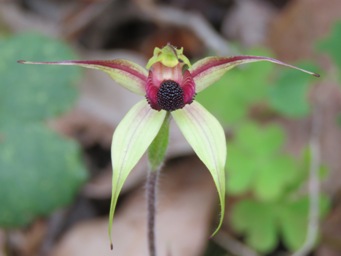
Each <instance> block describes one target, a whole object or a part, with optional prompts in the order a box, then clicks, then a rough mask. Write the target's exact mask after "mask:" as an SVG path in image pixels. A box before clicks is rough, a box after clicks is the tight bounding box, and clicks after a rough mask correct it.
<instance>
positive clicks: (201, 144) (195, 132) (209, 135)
mask: <svg viewBox="0 0 341 256" xmlns="http://www.w3.org/2000/svg"><path fill="white" fill-rule="evenodd" d="M171 114H172V116H173V118H174V120H175V122H176V123H177V125H178V126H179V128H180V130H181V132H182V133H183V135H184V137H185V138H186V140H187V141H188V143H189V144H190V145H191V146H192V148H193V150H194V152H195V153H196V154H197V156H198V157H199V159H200V160H201V161H202V162H203V163H204V164H205V165H206V167H207V169H208V170H209V171H210V173H211V175H212V178H213V180H214V183H215V185H216V188H217V191H218V195H219V201H220V221H219V224H218V227H217V228H216V230H215V231H214V232H213V234H212V236H214V235H215V234H216V233H217V232H218V230H219V229H220V227H221V225H222V222H223V219H224V213H225V162H226V139H225V133H224V129H223V127H222V126H221V125H220V123H219V122H218V121H217V119H216V118H215V117H214V116H213V115H212V114H211V113H210V112H208V111H207V110H206V109H205V108H204V107H203V106H202V105H201V104H199V103H198V102H196V101H194V102H193V103H191V104H190V105H186V106H185V107H184V108H182V109H179V110H176V111H173V112H171Z"/></svg>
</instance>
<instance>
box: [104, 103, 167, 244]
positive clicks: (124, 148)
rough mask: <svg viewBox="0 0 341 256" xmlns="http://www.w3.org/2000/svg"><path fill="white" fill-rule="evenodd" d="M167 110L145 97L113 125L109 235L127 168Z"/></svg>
mask: <svg viewBox="0 0 341 256" xmlns="http://www.w3.org/2000/svg"><path fill="white" fill-rule="evenodd" d="M166 114H167V112H166V111H164V110H161V111H155V110H153V109H151V108H150V106H149V105H148V103H147V102H146V100H142V101H140V102H139V103H137V104H136V105H135V106H134V107H132V108H131V109H130V110H129V112H128V113H127V114H126V116H125V117H124V118H123V119H122V121H121V122H120V123H119V125H118V126H117V128H116V130H115V132H114V135H113V139H112V144H111V160H112V166H113V176H112V195H111V205H110V214H109V236H110V242H111V244H112V238H111V229H112V222H113V218H114V212H115V207H116V203H117V199H118V196H119V193H120V191H121V189H122V187H123V184H124V182H125V180H126V179H127V177H128V175H129V173H130V172H131V170H132V169H133V168H134V167H135V165H136V164H137V162H138V161H139V160H140V159H141V157H142V155H143V154H144V153H145V152H146V150H147V148H148V147H149V145H150V144H151V143H152V141H153V140H154V138H155V137H156V135H157V134H158V132H159V130H160V128H161V126H162V124H163V122H164V120H165V117H166Z"/></svg>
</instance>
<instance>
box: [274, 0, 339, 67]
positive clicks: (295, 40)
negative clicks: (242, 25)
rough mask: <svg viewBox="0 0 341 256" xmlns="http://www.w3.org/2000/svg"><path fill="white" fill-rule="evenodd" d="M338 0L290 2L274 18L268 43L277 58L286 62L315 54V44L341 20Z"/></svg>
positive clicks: (307, 57)
mask: <svg viewBox="0 0 341 256" xmlns="http://www.w3.org/2000/svg"><path fill="white" fill-rule="evenodd" d="M340 10H341V1H339V0H328V1H325V0H300V1H290V3H289V5H288V6H287V7H286V8H285V10H284V11H283V12H282V13H281V14H280V15H279V16H278V17H277V18H276V19H275V20H274V22H273V23H272V25H273V26H272V28H271V30H270V38H269V44H270V47H271V49H273V50H274V51H275V54H276V56H277V57H279V58H280V59H281V60H285V61H294V60H298V59H309V58H311V57H312V56H314V43H315V42H316V41H317V40H318V39H319V38H322V37H324V36H326V35H328V33H329V31H330V29H331V26H332V25H333V24H334V23H335V21H337V20H340V17H341V16H340V15H341V11H340Z"/></svg>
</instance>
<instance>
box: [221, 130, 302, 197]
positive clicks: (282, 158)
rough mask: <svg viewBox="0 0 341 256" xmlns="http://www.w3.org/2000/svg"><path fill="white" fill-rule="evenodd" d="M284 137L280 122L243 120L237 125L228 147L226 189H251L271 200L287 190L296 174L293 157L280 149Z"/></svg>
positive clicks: (235, 191) (239, 190)
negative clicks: (242, 122)
mask: <svg viewBox="0 0 341 256" xmlns="http://www.w3.org/2000/svg"><path fill="white" fill-rule="evenodd" d="M284 141H285V136H284V132H283V130H282V129H281V128H280V126H276V125H269V126H262V127H260V126H257V125H256V124H253V123H245V124H243V125H242V126H240V127H239V128H238V129H237V132H236V134H235V137H234V139H233V141H232V142H231V143H230V147H229V164H228V166H227V167H228V168H227V172H228V176H227V177H228V178H227V180H226V182H227V185H226V186H227V190H228V191H229V193H231V194H235V195H236V194H241V193H245V192H247V191H251V192H253V193H254V195H255V196H256V197H257V198H259V199H262V200H268V201H272V200H275V199H277V198H279V197H281V196H282V195H283V194H285V193H286V192H287V188H288V187H289V186H290V185H291V184H292V183H293V182H294V181H295V179H296V178H297V175H299V172H300V171H299V168H298V167H297V164H296V161H295V160H294V159H293V157H291V156H289V155H285V154H283V152H281V148H282V145H283V143H284Z"/></svg>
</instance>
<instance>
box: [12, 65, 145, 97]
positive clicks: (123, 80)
mask: <svg viewBox="0 0 341 256" xmlns="http://www.w3.org/2000/svg"><path fill="white" fill-rule="evenodd" d="M18 62H19V63H23V64H43V65H70V66H72V65H74V66H81V67H85V68H91V69H97V70H101V71H104V72H106V73H108V74H109V75H110V76H111V78H112V79H113V80H115V81H116V82H117V83H119V84H120V85H122V86H123V87H125V88H127V89H128V90H130V91H132V92H134V93H137V94H140V95H143V94H145V84H146V81H147V75H148V73H147V70H145V69H144V68H142V67H141V66H139V65H138V64H136V63H134V62H131V61H128V60H123V59H115V60H66V61H54V62H34V61H23V60H21V61H18Z"/></svg>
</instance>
